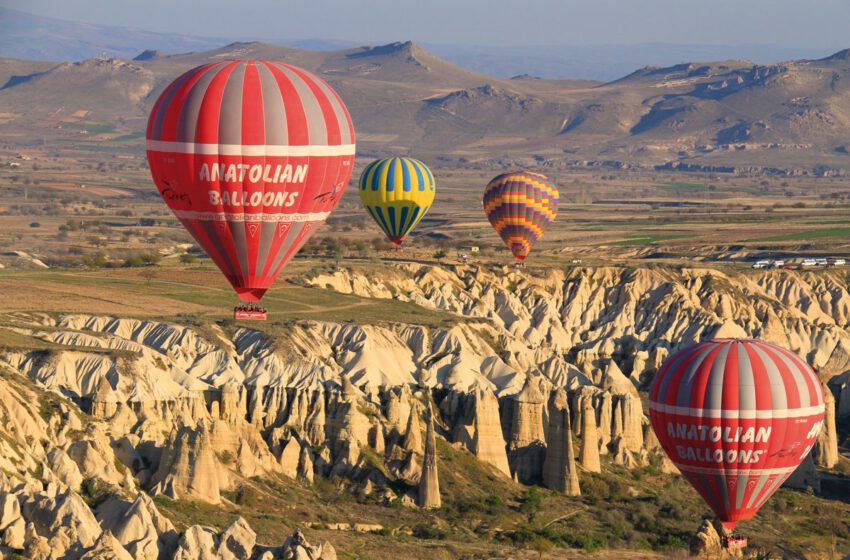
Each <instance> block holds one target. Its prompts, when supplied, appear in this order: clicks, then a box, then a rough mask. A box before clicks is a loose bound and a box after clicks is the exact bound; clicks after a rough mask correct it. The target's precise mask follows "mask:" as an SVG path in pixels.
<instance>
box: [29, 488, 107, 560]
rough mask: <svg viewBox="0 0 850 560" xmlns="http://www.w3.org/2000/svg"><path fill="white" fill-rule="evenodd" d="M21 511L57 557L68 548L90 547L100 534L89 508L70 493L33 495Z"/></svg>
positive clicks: (76, 495)
mask: <svg viewBox="0 0 850 560" xmlns="http://www.w3.org/2000/svg"><path fill="white" fill-rule="evenodd" d="M21 511H22V513H23V516H24V518H25V519H28V520H30V521H31V522H32V523H33V524H34V528H35V530H36V532H37V533H38V534H39V535H41V536H44V537H46V538H47V540H48V541H49V543H50V547H51V548H52V549H53V551H54V553H57V555H58V556H60V557H61V555H62V554H64V552H65V551H66V550H67V549H68V548H69V547H71V546H75V545H77V544H79V545H82V546H83V547H86V548H88V547H90V546H93V545H94V543H95V541H97V539H98V538H99V537H100V534H101V532H102V530H101V528H100V525H99V524H98V522H97V519H96V518H95V516H94V514H93V513H92V511H91V510H90V509H89V507H88V505H87V504H86V503H85V502H84V501H83V499H82V498H81V497H80V496H79V495H78V494H76V493H75V492H73V491H71V490H68V491H66V492H62V493H60V494H57V495H56V496H55V498H52V497H50V496H48V495H47V494H36V495H33V496H32V497H30V498H28V499H27V500H26V502H24V503H23V504H22V505H21Z"/></svg>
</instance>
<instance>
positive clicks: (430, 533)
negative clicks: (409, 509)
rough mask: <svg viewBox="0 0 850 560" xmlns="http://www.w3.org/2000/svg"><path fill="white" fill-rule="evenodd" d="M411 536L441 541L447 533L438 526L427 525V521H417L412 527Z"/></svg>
mask: <svg viewBox="0 0 850 560" xmlns="http://www.w3.org/2000/svg"><path fill="white" fill-rule="evenodd" d="M413 536H414V537H416V538H418V539H429V540H440V541H442V540H445V538H446V537H447V536H448V535H447V533H446V532H445V531H443V530H442V529H440V528H438V527H434V526H433V525H428V524H427V523H419V524H418V525H416V526H414V527H413Z"/></svg>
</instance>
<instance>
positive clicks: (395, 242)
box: [390, 237, 404, 247]
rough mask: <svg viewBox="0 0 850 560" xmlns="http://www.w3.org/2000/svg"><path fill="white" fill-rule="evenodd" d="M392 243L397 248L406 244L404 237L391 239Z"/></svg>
mask: <svg viewBox="0 0 850 560" xmlns="http://www.w3.org/2000/svg"><path fill="white" fill-rule="evenodd" d="M390 243H392V244H393V245H395V246H396V247H401V244H402V243H404V237H390Z"/></svg>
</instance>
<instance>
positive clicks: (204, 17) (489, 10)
mask: <svg viewBox="0 0 850 560" xmlns="http://www.w3.org/2000/svg"><path fill="white" fill-rule="evenodd" d="M0 6H5V7H8V8H15V9H20V10H23V11H27V12H31V13H37V14H42V15H49V16H53V17H57V18H61V19H72V20H77V21H85V22H90V23H104V24H114V25H124V26H132V27H137V28H141V29H147V30H151V31H161V32H180V33H186V34H191V35H205V36H214V37H224V38H258V39H306V38H321V39H328V40H341V41H356V42H361V43H364V44H365V43H369V44H375V43H385V42H389V41H394V40H403V39H405V40H406V39H412V40H415V41H420V42H431V43H451V44H474V45H504V46H521V45H591V44H609V45H610V44H634V43H659V42H660V43H689V44H695V43H700V44H711V45H718V44H720V45H723V44H728V45H743V44H750V45H753V44H763V45H782V46H791V47H802V46H806V47H824V48H843V47H847V46H850V32H848V25H850V0H704V1H695V0H511V1H504V0H418V1H417V0H394V1H391V0H241V1H240V0H195V1H190V0H0Z"/></svg>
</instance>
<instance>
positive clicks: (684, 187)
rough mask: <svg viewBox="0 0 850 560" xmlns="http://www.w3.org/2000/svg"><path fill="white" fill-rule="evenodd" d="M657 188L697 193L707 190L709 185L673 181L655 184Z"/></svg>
mask: <svg viewBox="0 0 850 560" xmlns="http://www.w3.org/2000/svg"><path fill="white" fill-rule="evenodd" d="M655 188H656V189H662V190H665V191H672V192H675V193H697V192H701V191H705V190H707V189H708V185H706V184H703V183H684V182H679V181H676V182H672V183H662V184H660V185H655Z"/></svg>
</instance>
